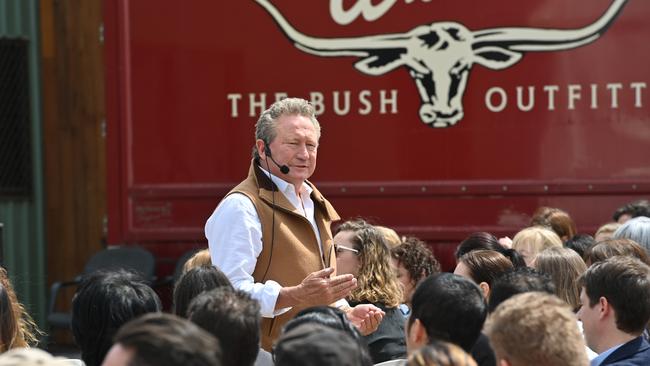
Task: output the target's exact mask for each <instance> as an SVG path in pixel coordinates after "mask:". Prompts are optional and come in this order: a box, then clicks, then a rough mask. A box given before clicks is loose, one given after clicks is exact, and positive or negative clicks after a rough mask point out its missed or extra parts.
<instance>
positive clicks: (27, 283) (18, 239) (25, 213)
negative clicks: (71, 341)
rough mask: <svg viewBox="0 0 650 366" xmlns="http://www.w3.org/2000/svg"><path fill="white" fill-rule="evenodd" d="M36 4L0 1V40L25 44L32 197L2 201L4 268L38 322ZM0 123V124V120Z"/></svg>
mask: <svg viewBox="0 0 650 366" xmlns="http://www.w3.org/2000/svg"><path fill="white" fill-rule="evenodd" d="M38 14H39V13H38V0H0V37H11V38H13V37H24V38H26V39H28V40H29V79H30V81H29V82H30V85H29V88H30V90H29V96H30V117H31V126H30V128H31V146H32V169H33V172H32V177H33V185H32V194H31V197H28V198H15V199H12V198H0V222H2V223H4V231H3V243H4V248H3V252H4V253H3V254H4V263H3V264H4V267H5V268H6V269H7V271H8V272H9V276H10V278H11V280H12V282H13V284H14V287H15V289H16V292H17V293H18V298H19V299H20V301H21V302H22V303H23V304H24V305H25V306H26V307H27V309H28V310H29V312H30V314H32V316H33V317H34V319H35V320H36V321H37V323H38V324H39V325H40V326H41V327H43V326H44V324H45V322H44V319H45V301H46V297H45V286H46V283H47V279H46V271H45V239H44V232H45V228H44V217H43V212H44V209H43V206H44V198H43V158H42V127H41V126H42V124H41V87H40V63H39V60H40V52H39V50H40V47H39V17H38ZM0 123H2V121H0Z"/></svg>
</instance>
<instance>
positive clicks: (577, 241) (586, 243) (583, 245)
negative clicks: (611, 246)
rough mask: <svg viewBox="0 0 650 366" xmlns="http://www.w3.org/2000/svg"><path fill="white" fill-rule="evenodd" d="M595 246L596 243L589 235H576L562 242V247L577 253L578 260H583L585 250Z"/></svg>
mask: <svg viewBox="0 0 650 366" xmlns="http://www.w3.org/2000/svg"><path fill="white" fill-rule="evenodd" d="M595 244H596V241H595V240H594V238H593V237H592V236H591V235H588V234H576V235H574V236H573V237H572V238H571V239H569V240H567V241H565V242H564V247H565V248H569V249H571V250H573V251H574V252H576V253H578V255H579V256H580V258H584V256H585V252H586V251H587V249H589V248H591V247H592V246H594V245H595Z"/></svg>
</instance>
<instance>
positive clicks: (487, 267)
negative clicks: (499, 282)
mask: <svg viewBox="0 0 650 366" xmlns="http://www.w3.org/2000/svg"><path fill="white" fill-rule="evenodd" d="M458 261H459V262H462V263H463V264H465V265H466V266H467V268H469V270H470V272H471V276H472V279H473V280H474V282H476V283H477V284H479V283H481V282H485V283H487V284H488V285H490V287H492V281H494V279H496V278H497V277H499V276H500V275H501V274H503V273H505V272H507V271H508V270H511V269H512V268H514V267H513V265H512V262H510V260H509V259H508V258H506V256H504V255H503V254H501V253H499V252H496V251H494V250H474V251H471V252H469V253H467V254H465V255H463V256H462V257H460V259H459V260H458Z"/></svg>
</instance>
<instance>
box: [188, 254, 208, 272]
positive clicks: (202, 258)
mask: <svg viewBox="0 0 650 366" xmlns="http://www.w3.org/2000/svg"><path fill="white" fill-rule="evenodd" d="M211 265H212V258H211V257H210V250H209V249H203V250H199V251H198V252H196V253H194V255H193V256H191V257H190V259H188V260H187V262H185V264H183V273H187V271H189V270H190V269H192V268H195V267H204V266H211Z"/></svg>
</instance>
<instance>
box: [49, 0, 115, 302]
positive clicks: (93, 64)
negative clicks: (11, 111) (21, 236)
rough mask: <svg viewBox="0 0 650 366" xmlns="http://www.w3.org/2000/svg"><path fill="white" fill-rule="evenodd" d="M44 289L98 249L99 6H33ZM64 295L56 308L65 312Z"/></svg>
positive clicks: (66, 1)
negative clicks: (37, 21)
mask: <svg viewBox="0 0 650 366" xmlns="http://www.w3.org/2000/svg"><path fill="white" fill-rule="evenodd" d="M40 9H41V33H42V46H41V52H42V60H41V65H42V80H43V89H42V90H43V125H44V126H43V127H44V128H43V132H44V133H43V135H44V136H43V140H44V141H43V144H44V155H45V156H44V165H45V195H46V201H45V202H46V203H45V207H46V211H45V212H46V242H47V251H48V255H47V258H48V259H47V265H48V284H51V283H52V282H53V281H56V280H62V279H70V278H72V277H73V276H74V275H76V274H79V273H80V272H81V270H82V269H83V266H84V264H85V263H86V261H87V260H88V258H89V257H90V256H91V255H92V254H93V253H95V252H97V251H98V250H99V249H100V248H102V247H103V246H104V243H105V234H104V229H103V219H104V217H105V213H106V202H105V200H106V198H105V197H106V183H105V181H106V167H105V142H104V136H103V135H104V133H103V131H102V120H103V118H104V72H103V67H104V66H103V51H102V42H101V40H100V26H101V24H102V4H101V0H40ZM70 296H71V294H68V296H67V297H66V299H65V300H64V301H62V304H61V306H63V307H66V308H67V307H69V301H70Z"/></svg>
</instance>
